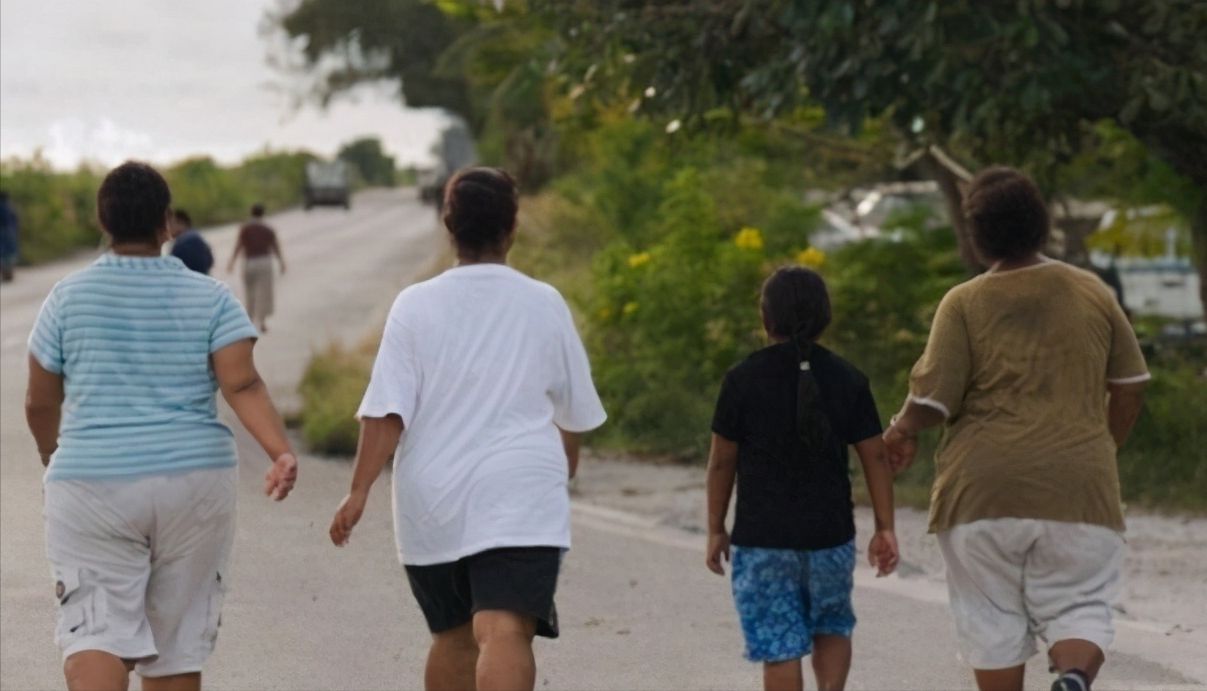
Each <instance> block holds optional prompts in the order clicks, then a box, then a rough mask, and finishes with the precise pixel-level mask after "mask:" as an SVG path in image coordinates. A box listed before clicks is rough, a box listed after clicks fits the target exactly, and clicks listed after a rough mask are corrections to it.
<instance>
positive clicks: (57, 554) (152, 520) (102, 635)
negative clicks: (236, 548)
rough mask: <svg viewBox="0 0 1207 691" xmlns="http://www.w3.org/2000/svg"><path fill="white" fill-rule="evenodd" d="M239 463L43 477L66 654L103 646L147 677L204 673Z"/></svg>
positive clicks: (231, 533) (58, 638) (59, 639)
mask: <svg viewBox="0 0 1207 691" xmlns="http://www.w3.org/2000/svg"><path fill="white" fill-rule="evenodd" d="M237 480H238V470H237V469H236V468H213V469H204V470H195V471H189V472H182V473H177V474H167V475H151V476H146V477H138V478H131V479H113V480H51V481H48V482H47V483H46V485H45V505H44V509H43V512H44V516H45V519H46V553H47V557H48V559H49V561H50V570H51V578H52V579H53V583H54V592H55V598H56V599H57V600H58V601H59V622H58V626H57V628H56V631H55V643H56V644H58V646H59V648H60V649H61V650H62V651H63V657H64V659H66V658H67V657H68V656H70V655H72V654H74V653H77V652H80V651H84V650H101V651H104V652H107V653H111V654H113V655H116V656H118V657H120V658H122V659H125V660H131V661H135V662H136V663H137V665H136V667H135V671H136V672H138V674H140V675H142V676H144V677H163V676H170V675H174V674H187V673H191V672H199V671H201V667H202V665H203V663H204V662H205V661H206V659H207V658H208V657H209V655H210V653H212V652H213V650H214V643H215V641H216V640H217V637H218V623H219V618H220V615H221V611H222V596H223V592H224V590H225V587H226V584H225V582H224V578H225V576H226V563H227V560H228V558H229V557H230V552H231V546H232V545H233V543H234V538H235V500H236V496H237V491H236V490H237Z"/></svg>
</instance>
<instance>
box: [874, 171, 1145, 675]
mask: <svg viewBox="0 0 1207 691" xmlns="http://www.w3.org/2000/svg"><path fill="white" fill-rule="evenodd" d="M965 212H966V213H967V214H968V217H969V219H970V220H971V222H972V229H973V240H974V242H975V244H976V247H977V249H978V251H979V252H980V254H981V255H982V257H983V258H984V259H985V260H986V263H987V264H989V265H990V267H991V268H990V269H989V270H988V271H987V272H985V273H984V274H982V275H980V276H977V277H976V278H974V279H972V280H970V281H968V282H966V283H963V284H961V285H958V286H956V287H955V288H953V289H952V290H951V291H950V292H948V293H947V295H946V296H944V298H943V300H942V302H941V303H940V305H939V309H938V312H937V313H936V314H935V319H934V323H933V325H932V327H931V333H930V338H929V340H928V342H927V345H926V350H925V352H924V353H923V355H922V357H921V358H920V359H919V360H918V362H917V364H916V365H915V366H914V368H913V371H912V373H911V376H910V396H909V398H908V400H907V401H906V405H905V407H904V409H903V410H902V412H901V413H900V414H899V415H898V416H896V417H895V418H894V421H893V424H892V425H891V426H890V427H889V429H888V430H887V431H886V432H885V436H884V439H885V442H886V444H887V445H888V447H889V450H890V453H891V454H892V455H893V457H894V461H895V464H896V465H897V466H899V467H906V466H908V465H909V464H910V463H912V462H913V458H914V455H915V453H916V452H917V444H916V438H917V435H918V432H919V431H920V430H922V429H925V428H927V427H932V426H935V425H939V424H942V425H943V426H944V430H943V441H942V444H941V446H940V449H939V451H938V453H937V455H936V458H935V483H934V488H933V490H932V493H931V510H930V530H931V532H934V533H937V534H938V539H939V544H940V547H941V548H942V550H943V555H944V561H945V562H946V564H947V582H948V591H949V594H950V599H951V607H952V612H953V614H954V616H955V620H956V629H957V632H958V633H959V635H960V638H961V640H962V642H963V643H964V644H965V645H966V647H967V651H966V652H967V654H968V659H969V660H970V661H971V663H972V666H973V668H974V671H975V674H976V679H977V684H978V686H979V687H980V688H981V689H989V688H994V689H1002V688H1005V689H1010V688H1014V689H1020V690H1021V689H1022V684H1023V670H1024V665H1025V663H1026V661H1027V659H1029V658H1030V657H1031V656H1032V655H1034V654H1035V653H1036V652H1037V650H1038V649H1037V646H1036V643H1035V638H1036V636H1038V637H1040V638H1042V639H1043V640H1044V641H1045V642H1046V643H1047V645H1048V655H1049V658H1050V661H1051V666H1052V667H1053V668H1054V669H1056V670H1057V671H1058V673H1059V675H1060V676H1059V677H1058V678H1057V680H1056V682H1055V683H1054V684H1053V687H1052V688H1053V689H1057V690H1071V691H1086V690H1087V689H1088V688H1089V684H1090V682H1092V681H1093V679H1094V677H1095V675H1096V674H1097V672H1098V669H1099V668H1100V667H1101V665H1102V663H1103V661H1104V659H1105V658H1104V652H1103V651H1104V650H1105V649H1106V648H1107V647H1109V645H1110V643H1111V641H1112V639H1113V636H1114V630H1113V628H1112V624H1111V599H1112V598H1113V597H1114V594H1115V593H1116V592H1117V590H1118V582H1119V564H1120V560H1121V558H1122V551H1123V540H1122V536H1121V533H1122V531H1123V528H1124V525H1123V515H1122V511H1121V508H1120V496H1119V476H1118V471H1117V467H1116V461H1115V449H1116V447H1117V446H1118V445H1119V444H1122V443H1123V441H1124V439H1126V438H1127V435H1128V433H1129V432H1130V431H1131V428H1132V425H1133V424H1134V423H1135V420H1136V416H1137V415H1138V414H1139V411H1140V407H1141V404H1142V400H1143V399H1142V391H1143V388H1144V386H1145V382H1146V381H1147V380H1148V379H1149V374H1148V370H1147V368H1146V367H1145V363H1144V358H1143V356H1142V355H1141V353H1140V348H1139V345H1138V344H1137V342H1136V337H1135V334H1134V333H1133V331H1132V329H1131V325H1130V324H1129V322H1128V320H1127V317H1126V316H1125V315H1124V313H1123V311H1122V309H1121V308H1120V306H1119V304H1118V301H1117V300H1116V299H1115V296H1114V295H1113V294H1112V293H1111V291H1110V290H1109V288H1108V287H1107V286H1106V285H1105V284H1103V283H1102V281H1101V280H1100V279H1099V278H1098V277H1097V276H1095V275H1094V274H1092V273H1089V272H1087V271H1083V270H1081V269H1077V268H1075V267H1072V266H1070V265H1068V264H1064V263H1062V262H1058V261H1055V260H1052V259H1049V258H1047V257H1045V256H1043V255H1042V254H1040V248H1041V247H1042V246H1043V245H1044V243H1045V241H1046V239H1047V234H1048V225H1049V218H1048V212H1047V209H1046V207H1045V205H1044V202H1043V199H1042V197H1041V196H1040V194H1039V191H1038V189H1036V187H1035V185H1034V183H1032V182H1031V181H1030V180H1029V179H1027V178H1026V177H1025V176H1024V175H1022V174H1021V173H1019V172H1018V171H1015V170H1011V169H1008V168H990V169H987V170H985V171H983V172H981V173H980V174H979V175H978V176H977V177H976V178H975V179H974V180H973V182H972V186H971V188H970V190H969V192H968V195H967V199H966V201H965Z"/></svg>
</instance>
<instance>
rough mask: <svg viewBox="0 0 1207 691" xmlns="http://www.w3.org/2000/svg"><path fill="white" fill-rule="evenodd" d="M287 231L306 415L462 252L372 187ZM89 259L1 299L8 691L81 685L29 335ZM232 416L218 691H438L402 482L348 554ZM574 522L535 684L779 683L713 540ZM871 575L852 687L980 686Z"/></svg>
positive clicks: (324, 464)
mask: <svg viewBox="0 0 1207 691" xmlns="http://www.w3.org/2000/svg"><path fill="white" fill-rule="evenodd" d="M269 221H270V223H271V224H272V225H274V226H275V227H276V228H277V230H278V232H279V233H280V236H281V242H282V246H283V248H284V252H285V256H286V260H287V262H288V267H289V271H288V273H287V274H286V275H285V276H284V277H282V278H281V279H279V280H278V284H277V314H276V316H275V317H274V318H273V319H271V320H270V321H269V333H268V334H267V335H266V336H265V337H264V338H263V339H262V340H261V341H260V344H259V345H258V346H257V348H256V359H257V362H258V364H259V366H260V368H261V371H262V372H263V374H264V376H265V379H266V380H267V381H268V382H269V385H270V387H271V389H272V391H273V394H274V397H275V398H276V400H277V401H278V404H279V405H280V406H281V407H282V408H285V409H288V408H291V407H293V406H295V405H296V394H295V391H296V387H297V383H298V380H299V377H300V375H301V373H302V371H303V368H304V366H305V363H306V361H307V359H308V358H309V356H310V354H311V353H312V352H313V351H315V350H318V349H321V348H324V347H326V346H327V345H328V344H329V343H331V342H332V341H342V342H344V343H349V344H351V343H355V342H357V341H359V340H360V339H361V338H363V337H364V336H365V335H367V334H370V333H372V332H373V331H375V330H378V329H380V328H381V325H382V323H383V322H384V318H385V314H386V311H387V310H388V308H389V305H390V303H391V302H392V300H393V298H394V296H395V295H396V294H397V292H398V291H399V290H400V289H401V288H402V287H404V286H405V285H406V284H407V283H409V282H410V281H411V280H413V279H414V277H416V276H419V275H422V274H423V273H424V272H426V271H430V270H431V269H432V267H433V266H435V265H438V263H439V262H440V260H441V257H442V256H443V252H444V249H443V248H444V245H443V242H444V239H443V237H442V236H441V234H440V233H439V231H438V230H437V227H436V224H435V215H434V213H433V211H432V209H431V207H428V206H422V205H420V204H419V203H418V202H417V201H416V200H415V196H414V192H413V190H396V191H369V192H365V193H362V194H360V195H358V196H357V198H356V199H355V200H354V202H353V206H352V210H351V211H349V212H345V211H343V210H329V209H315V210H312V211H311V212H309V213H306V212H302V211H288V212H285V213H281V214H278V215H275V216H273V217H271V218H270V219H269ZM233 236H234V229H233V228H232V227H224V228H217V229H212V230H209V231H207V233H206V237H207V239H208V240H209V241H210V242H211V244H212V245H213V246H214V249H215V254H216V255H217V260H218V263H217V266H216V271H215V274H216V275H217V276H219V277H220V278H223V279H227V280H230V279H232V278H233V277H232V276H231V275H228V274H226V273H225V262H226V260H227V258H228V257H229V254H230V251H231V248H232V246H233ZM88 261H90V257H79V258H77V259H74V260H71V261H65V262H61V263H58V264H54V265H51V266H44V267H39V268H34V269H25V270H23V271H21V272H19V273H18V275H17V280H16V282H14V283H11V284H6V285H5V286H4V287H3V289H2V290H0V368H2V372H3V377H2V380H0V490H2V494H0V689H14V690H17V689H52V688H62V686H63V682H62V676H61V672H60V661H59V657H58V652H57V650H56V648H55V646H54V643H53V627H54V621H55V600H54V598H53V595H52V591H53V584H52V582H51V580H50V577H49V572H48V568H47V566H46V562H45V555H44V548H43V537H42V520H41V488H40V482H41V476H42V468H41V465H40V464H39V463H38V457H37V454H36V453H35V449H34V445H33V441H32V439H31V438H30V436H29V434H28V432H27V431H26V428H25V423H24V417H23V411H22V402H23V396H24V387H25V375H26V350H25V338H26V336H27V335H28V333H29V329H30V327H31V325H32V323H33V320H34V318H35V317H36V315H37V310H38V308H39V306H40V304H41V301H42V299H43V298H44V297H45V295H46V293H47V291H48V290H49V289H50V287H51V286H52V285H53V284H54V282H55V281H56V280H58V279H59V278H60V277H62V276H63V275H64V274H66V273H68V272H69V271H71V270H73V269H76V268H78V267H80V266H83V265H85V264H86V263H87V262H88ZM234 284H235V289H236V294H239V292H240V288H239V286H238V285H237V281H235V282H234ZM353 412H354V411H352V410H349V411H348V414H349V415H352V414H353ZM224 418H225V419H226V420H227V422H228V423H229V424H231V425H232V426H233V427H234V428H235V429H236V430H237V433H238V435H239V441H240V456H241V461H240V462H241V469H242V470H241V474H242V487H241V495H240V499H239V512H240V515H239V530H238V539H237V542H236V547H235V553H234V556H233V561H232V568H231V576H230V578H229V582H230V590H229V592H228V595H227V599H226V606H225V609H224V612H223V625H222V629H221V634H220V636H219V641H218V650H217V652H216V653H215V654H214V656H213V657H212V658H211V660H210V663H209V666H208V667H207V669H206V671H205V686H206V687H207V688H212V689H232V690H235V689H413V688H421V687H422V679H423V664H424V659H425V655H426V652H427V646H428V640H429V639H428V636H427V634H426V629H425V628H424V625H423V620H422V617H421V615H420V613H419V610H418V607H417V606H416V605H415V604H414V602H413V601H412V599H411V597H410V593H409V591H408V588H407V584H406V578H405V575H404V573H403V571H402V568H401V567H400V566H399V565H398V563H397V561H396V558H395V554H394V547H393V536H392V526H391V518H390V497H389V479H388V478H384V477H383V478H382V479H381V480H379V481H378V483H377V486H376V487H375V489H374V493H373V497H372V499H371V500H370V503H369V506H368V510H367V512H366V515H365V517H364V519H363V520H362V522H361V525H360V526H359V527H358V528H357V532H356V534H355V535H354V537H353V539H352V542H351V544H350V545H349V546H348V547H346V548H344V549H342V550H337V549H335V548H334V547H332V546H331V544H330V541H329V540H328V538H327V527H328V525H329V522H330V520H331V516H332V513H333V511H334V509H335V507H336V505H337V503H338V502H339V500H340V499H341V498H342V497H343V495H344V492H345V490H346V487H347V484H348V479H349V475H350V465H349V464H348V463H347V462H346V461H338V460H329V459H320V458H314V457H310V456H306V455H304V454H303V455H302V456H303V457H302V461H301V464H302V465H301V470H300V478H299V481H298V486H297V489H296V490H295V491H294V493H293V494H292V495H291V496H290V498H289V499H288V500H286V501H285V502H283V503H281V504H274V503H273V502H271V501H269V500H268V499H267V498H265V497H264V496H263V494H262V478H263V474H264V471H265V469H266V468H267V463H268V461H267V459H266V458H265V457H264V456H263V454H262V452H261V451H260V450H259V448H258V447H257V446H256V445H255V444H254V443H253V442H252V441H251V440H250V438H249V437H248V436H247V434H246V433H245V432H243V431H242V429H241V428H239V427H238V424H237V422H235V420H234V418H233V416H232V415H230V413H229V411H225V412H224ZM574 515H575V529H574V549H573V550H572V551H571V553H570V555H569V556H568V558H567V560H566V563H565V571H564V575H563V577H562V579H561V582H560V585H559V593H558V607H559V610H560V613H561V621H562V637H561V639H559V640H557V641H552V642H551V641H539V642H538V643H537V645H536V654H537V664H538V676H537V688H539V689H544V688H549V689H757V688H761V670H760V668H759V667H758V666H757V665H753V664H750V663H747V662H745V661H744V660H742V658H741V648H742V645H741V634H740V631H739V629H738V627H737V621H736V616H735V614H734V611H733V605H732V602H731V599H730V595H729V588H728V584H727V582H726V580H723V579H720V578H717V577H715V576H713V575H711V574H710V573H708V572H707V571H706V570H705V569H704V568H703V564H702V552H701V547H702V538H701V537H700V536H697V535H691V534H688V533H683V532H679V531H675V530H673V529H669V528H661V527H659V526H657V525H653V524H651V523H649V522H648V521H645V520H643V519H641V518H638V517H635V516H632V515H628V514H624V513H620V512H614V511H610V510H606V509H600V508H596V507H590V506H581V505H576V507H575V514H574ZM863 530H864V531H865V532H864V533H863V534H864V535H866V534H867V533H866V528H863ZM862 539H863V538H862V537H861V538H860V540H861V541H862ZM857 576H858V578H857V583H858V584H859V585H858V586H857V590H856V609H857V613H858V616H859V619H860V625H859V628H858V629H857V631H856V633H855V664H854V668H853V671H852V673H851V677H850V683H849V688H852V689H957V688H970V687H971V686H972V684H971V675H970V673H969V672H968V670H967V669H966V667H965V665H964V664H963V663H962V662H961V660H960V659H959V657H958V655H957V652H956V646H955V641H954V638H953V635H952V633H951V625H950V621H949V618H948V612H947V608H946V605H945V601H944V597H943V593H941V592H935V591H934V590H933V588H927V587H925V586H924V585H922V584H913V583H910V582H908V581H903V580H901V579H898V578H890V579H882V580H879V581H877V580H876V579H874V578H872V577H871V574H870V572H869V571H868V570H867V569H866V567H861V569H860V571H859V573H858V574H857ZM1187 605H1188V606H1202V603H1201V602H1198V603H1187ZM1117 645H1118V650H1117V651H1116V653H1115V654H1114V655H1113V656H1112V657H1111V659H1110V662H1109V663H1108V666H1107V668H1106V670H1105V672H1104V675H1103V678H1102V679H1101V681H1100V683H1099V684H1098V685H1097V686H1096V688H1098V689H1142V688H1150V689H1156V688H1162V689H1168V688H1192V689H1201V688H1207V687H1205V686H1204V685H1203V683H1204V682H1207V667H1205V666H1204V662H1203V660H1202V658H1203V657H1204V655H1203V653H1204V652H1207V651H1204V650H1194V649H1192V648H1191V647H1190V646H1187V645H1186V644H1181V643H1174V644H1172V645H1171V644H1170V641H1169V639H1168V638H1166V637H1165V636H1164V635H1163V633H1162V631H1161V629H1160V628H1158V627H1147V626H1144V625H1142V624H1134V623H1129V624H1126V625H1121V627H1120V632H1119V641H1118V644H1117ZM1041 662H1042V661H1041V659H1040V658H1036V659H1035V660H1033V662H1032V665H1031V672H1030V676H1029V678H1028V686H1029V687H1031V688H1040V689H1047V688H1048V685H1049V684H1050V683H1051V677H1050V676H1049V675H1048V674H1047V673H1046V671H1045V670H1044V669H1043V665H1042V664H1041ZM809 684H810V685H812V682H809ZM135 688H137V686H135Z"/></svg>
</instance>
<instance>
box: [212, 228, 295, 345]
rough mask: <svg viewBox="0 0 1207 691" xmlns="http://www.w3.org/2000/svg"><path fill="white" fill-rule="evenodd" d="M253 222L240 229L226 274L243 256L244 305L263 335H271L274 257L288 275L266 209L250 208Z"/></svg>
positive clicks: (282, 270)
mask: <svg viewBox="0 0 1207 691" xmlns="http://www.w3.org/2000/svg"><path fill="white" fill-rule="evenodd" d="M251 219H252V220H251V221H249V222H247V223H245V224H243V227H242V228H240V229H239V238H238V239H237V240H236V241H235V251H234V253H233V254H231V260H230V262H229V263H228V264H227V266H226V271H227V273H230V272H232V271H234V270H235V261H236V260H237V259H238V258H239V255H240V254H242V255H243V301H244V304H246V305H247V313H248V315H249V316H250V317H251V320H252V322H253V323H254V324H255V325H256V328H258V329H259V330H260V333H266V332H267V331H268V318H269V317H270V316H272V311H273V282H274V275H273V271H274V267H273V257H276V260H277V261H279V262H280V263H281V273H282V274H284V273H285V257H284V256H282V255H281V245H280V243H279V242H278V241H277V233H276V231H275V230H273V229H272V228H271V227H269V226H268V225H267V224H266V223H264V205H262V204H256V205H254V206H252V207H251Z"/></svg>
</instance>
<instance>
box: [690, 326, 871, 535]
mask: <svg viewBox="0 0 1207 691" xmlns="http://www.w3.org/2000/svg"><path fill="white" fill-rule="evenodd" d="M797 358H798V356H797V348H796V346H795V345H793V344H792V343H780V344H776V345H773V346H770V347H767V348H764V349H762V350H760V351H758V352H756V353H754V354H752V355H751V356H750V357H748V358H746V360H744V361H743V362H741V363H739V364H738V365H736V366H734V367H733V368H732V369H731V370H729V373H728V374H726V375H725V381H724V382H723V383H722V384H721V395H720V397H719V398H718V400H717V409H716V413H715V415H714V416H713V422H712V431H713V432H716V433H717V434H719V435H721V436H722V437H725V438H726V439H729V440H730V441H734V442H737V444H738V464H737V484H738V503H737V515H736V516H735V517H734V525H733V535H732V541H733V544H735V545H741V546H746V547H772V548H780V549H826V548H828V547H836V546H838V545H842V544H845V543H847V542H849V541H850V540H852V539H853V538H854V537H855V519H854V505H853V504H852V502H851V477H850V469H849V464H848V462H847V445H848V444H854V443H856V442H860V441H863V440H865V439H868V438H871V437H875V436H878V435H880V433H881V431H882V428H881V425H880V415H879V413H877V412H876V403H875V401H874V400H873V398H872V390H871V388H870V387H869V386H868V379H867V377H865V376H864V375H863V373H862V372H860V371H859V370H858V369H856V368H855V367H854V366H853V365H851V364H850V363H849V362H847V361H846V360H843V359H842V358H840V357H839V356H837V355H835V354H834V353H832V352H830V351H829V350H826V349H825V348H823V347H821V346H818V345H814V346H813V349H812V352H811V354H810V356H809V365H810V367H811V368H812V371H813V374H814V376H815V377H816V378H817V385H818V389H820V391H821V406H822V408H823V410H824V412H825V414H826V417H827V418H829V420H830V427H831V430H832V434H831V435H830V436H829V440H830V443H829V444H828V445H826V446H827V447H828V448H823V449H822V450H821V451H820V452H818V451H809V450H808V449H806V448H805V446H804V443H803V442H802V441H801V437H800V435H798V434H797V432H796V413H797V411H796V395H797V380H798V376H799V372H800V367H799V362H798V359H797Z"/></svg>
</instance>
